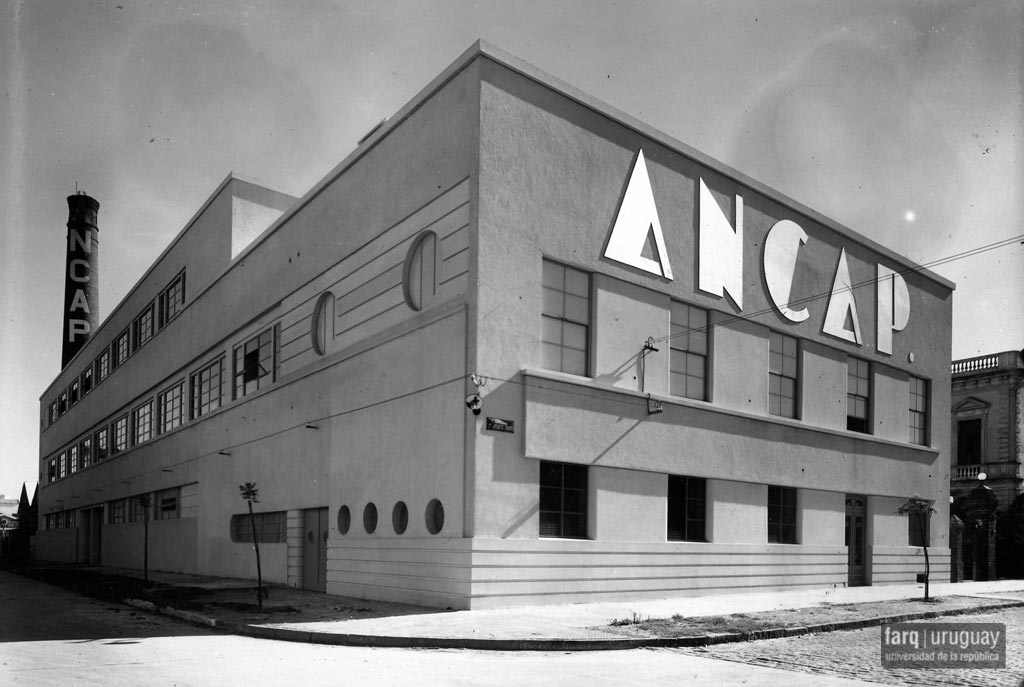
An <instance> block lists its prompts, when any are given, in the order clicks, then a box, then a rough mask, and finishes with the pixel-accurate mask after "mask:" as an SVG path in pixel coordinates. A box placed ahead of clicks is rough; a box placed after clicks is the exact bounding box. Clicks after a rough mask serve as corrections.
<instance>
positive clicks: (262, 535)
mask: <svg viewBox="0 0 1024 687" xmlns="http://www.w3.org/2000/svg"><path fill="white" fill-rule="evenodd" d="M253 519H254V520H255V521H256V522H255V529H256V539H257V540H259V542H260V543H263V544H283V543H285V542H286V541H287V536H288V513H287V511H283V510H281V511H274V512H272V513H255V514H253ZM252 540H253V522H252V521H251V520H250V519H249V514H248V513H242V514H237V515H232V516H231V541H233V542H243V543H246V542H252Z"/></svg>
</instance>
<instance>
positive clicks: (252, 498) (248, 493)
mask: <svg viewBox="0 0 1024 687" xmlns="http://www.w3.org/2000/svg"><path fill="white" fill-rule="evenodd" d="M238 490H239V491H240V492H242V498H243V499H245V502H246V503H248V504H249V524H250V525H252V545H253V547H254V548H255V549H256V606H257V607H258V608H259V609H260V610H261V611H262V610H263V569H262V568H261V566H260V538H259V535H258V533H257V532H256V515H255V514H253V512H252V504H254V503H259V502H260V499H259V490H258V489H257V488H256V483H255V482H246V483H245V484H242V485H239V487H238Z"/></svg>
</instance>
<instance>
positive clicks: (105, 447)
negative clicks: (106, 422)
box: [95, 427, 110, 463]
mask: <svg viewBox="0 0 1024 687" xmlns="http://www.w3.org/2000/svg"><path fill="white" fill-rule="evenodd" d="M109 434H110V430H109V429H107V428H106V427H104V428H103V429H101V430H99V431H97V432H96V456H95V458H96V462H97V463H98V462H100V461H101V460H106V459H107V456H108V455H110V454H109V453H108V451H109V450H110V446H109V443H108V441H109V440H108V436H109Z"/></svg>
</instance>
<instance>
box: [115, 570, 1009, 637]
mask: <svg viewBox="0 0 1024 687" xmlns="http://www.w3.org/2000/svg"><path fill="white" fill-rule="evenodd" d="M160 577H161V578H164V579H163V580H162V581H164V582H165V583H172V584H174V583H177V584H182V585H188V584H189V582H187V581H185V580H176V581H175V580H171V579H167V578H168V577H170V576H165V575H160ZM192 584H196V585H203V584H206V585H213V587H212V588H217V587H216V585H218V584H220V585H226V584H230V582H224V581H221V582H218V581H206V582H205V583H204V581H202V580H198V579H197V580H194V581H192ZM243 584H249V585H250V586H251V582H250V583H243ZM280 593H281V594H284V595H287V594H288V593H302V594H306V595H309V594H311V593H310V592H300V591H299V590H288V589H287V588H283V589H282V590H281V591H280ZM273 594H274V595H277V594H279V592H278V588H275V591H274V592H273ZM922 596H923V585H920V584H915V585H894V586H878V587H855V588H840V589H822V590H801V591H787V592H759V593H747V594H731V595H716V596H700V597H677V598H670V599H651V600H638V601H623V602H595V603H583V604H562V605H552V606H528V607H521V608H512V609H495V610H479V611H444V612H443V611H438V612H431V611H430V610H429V609H417V611H416V612H413V613H411V614H408V613H403V614H396V615H379V616H378V617H367V618H357V619H348V620H319V621H315V622H267V620H266V618H262V619H261V618H248V619H246V618H241V619H240V618H238V617H237V616H235V617H233V618H228V617H217V614H216V611H214V612H212V613H209V612H203V613H195V612H188V611H180V610H175V609H174V608H167V607H154V606H153V604H151V603H149V602H143V601H135V602H133V605H137V606H139V607H142V608H147V609H149V610H155V611H158V612H162V613H167V614H170V615H176V616H177V617H180V618H183V619H185V620H189V621H191V622H197V623H201V624H206V625H211V626H214V627H220V628H222V629H225V630H227V631H230V632H234V633H238V634H244V635H248V636H254V637H264V638H269V639H281V640H288V641H301V642H315V643H323V644H345V645H356V646H388V647H434V648H468V649H491V650H552V651H553V650H559V651H562V650H565V651H570V650H575V651H580V650H610V649H631V648H638V647H644V646H697V645H706V644H712V643H720V642H722V641H742V640H745V639H752V638H757V637H752V636H738V635H735V634H728V632H725V633H718V634H710V635H709V634H704V635H701V636H696V637H644V636H639V637H638V636H626V635H624V634H623V633H622V632H621V631H617V630H616V628H614V627H611V626H610V623H611V622H612V621H613V620H621V619H630V618H642V619H648V618H651V619H657V618H672V617H673V616H681V617H686V618H697V617H702V616H724V615H731V614H736V613H743V614H748V615H749V614H754V613H759V612H765V611H777V610H781V609H806V608H811V607H820V609H823V610H819V613H818V615H821V614H822V613H824V615H825V617H826V618H829V617H830V616H829V609H830V608H831V607H832V606H836V605H840V604H868V603H879V602H882V603H884V602H888V601H891V602H893V604H892V606H893V610H894V613H890V614H886V613H885V612H882V613H881V614H876V616H875V617H874V618H873V619H872V620H870V621H869V622H863V621H860V622H852V621H845V620H843V616H844V614H843V613H840V612H838V610H837V611H836V612H835V614H834V620H826V622H825V623H823V624H818V625H815V626H809V627H796V628H789V629H786V630H778V631H773V632H774V634H771V633H767V634H765V633H762V634H761V636H764V637H767V636H792V635H796V634H806V633H808V632H817V631H826V630H840V629H853V628H855V627H866V626H877V625H880V624H883V623H885V622H899V621H906V620H916V619H924V618H930V617H937V616H940V615H946V614H947V613H949V614H965V613H972V612H982V611H983V610H984V609H983V608H977V607H980V606H986V605H987V606H989V607H991V605H992V604H993V603H997V602H995V601H994V600H995V599H1001V600H1003V601H1004V602H1005V603H1004V604H1000V605H1001V606H1003V607H1006V606H1024V580H1001V581H997V582H965V583H960V584H949V583H938V584H932V585H931V596H932V597H935V598H940V597H957V599H958V601H960V604H959V605H960V608H958V609H956V610H951V611H948V612H943V611H941V610H939V611H935V610H932V609H930V608H929V607H928V606H927V605H924V604H918V605H916V606H914V611H913V612H911V613H910V614H908V613H906V611H905V609H906V607H907V604H906V603H905V602H904V600H907V599H920V598H921V597H922ZM304 598H309V597H304ZM315 598H316V599H318V600H319V601H314V603H323V604H331V603H335V604H337V603H339V601H349V602H351V601H353V600H351V599H348V600H345V599H340V597H332V596H327V595H319V596H317V597H315ZM285 599H287V596H285ZM367 603H372V602H367ZM897 606H899V608H901V609H904V610H901V611H897V610H896V607H897ZM917 609H920V610H917Z"/></svg>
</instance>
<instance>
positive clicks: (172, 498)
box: [153, 487, 181, 520]
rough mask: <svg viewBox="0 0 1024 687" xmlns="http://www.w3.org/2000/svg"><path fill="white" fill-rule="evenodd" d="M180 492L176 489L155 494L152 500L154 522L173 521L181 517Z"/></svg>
mask: <svg viewBox="0 0 1024 687" xmlns="http://www.w3.org/2000/svg"><path fill="white" fill-rule="evenodd" d="M180 492H181V490H180V489H178V488H177V487H175V488H173V489H164V490H163V491H158V492H156V495H155V496H156V497H155V498H154V499H153V519H154V520H174V519H176V518H179V517H181V509H180V505H179V504H180V501H181V499H180V498H179V497H180V495H181V493H180Z"/></svg>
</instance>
